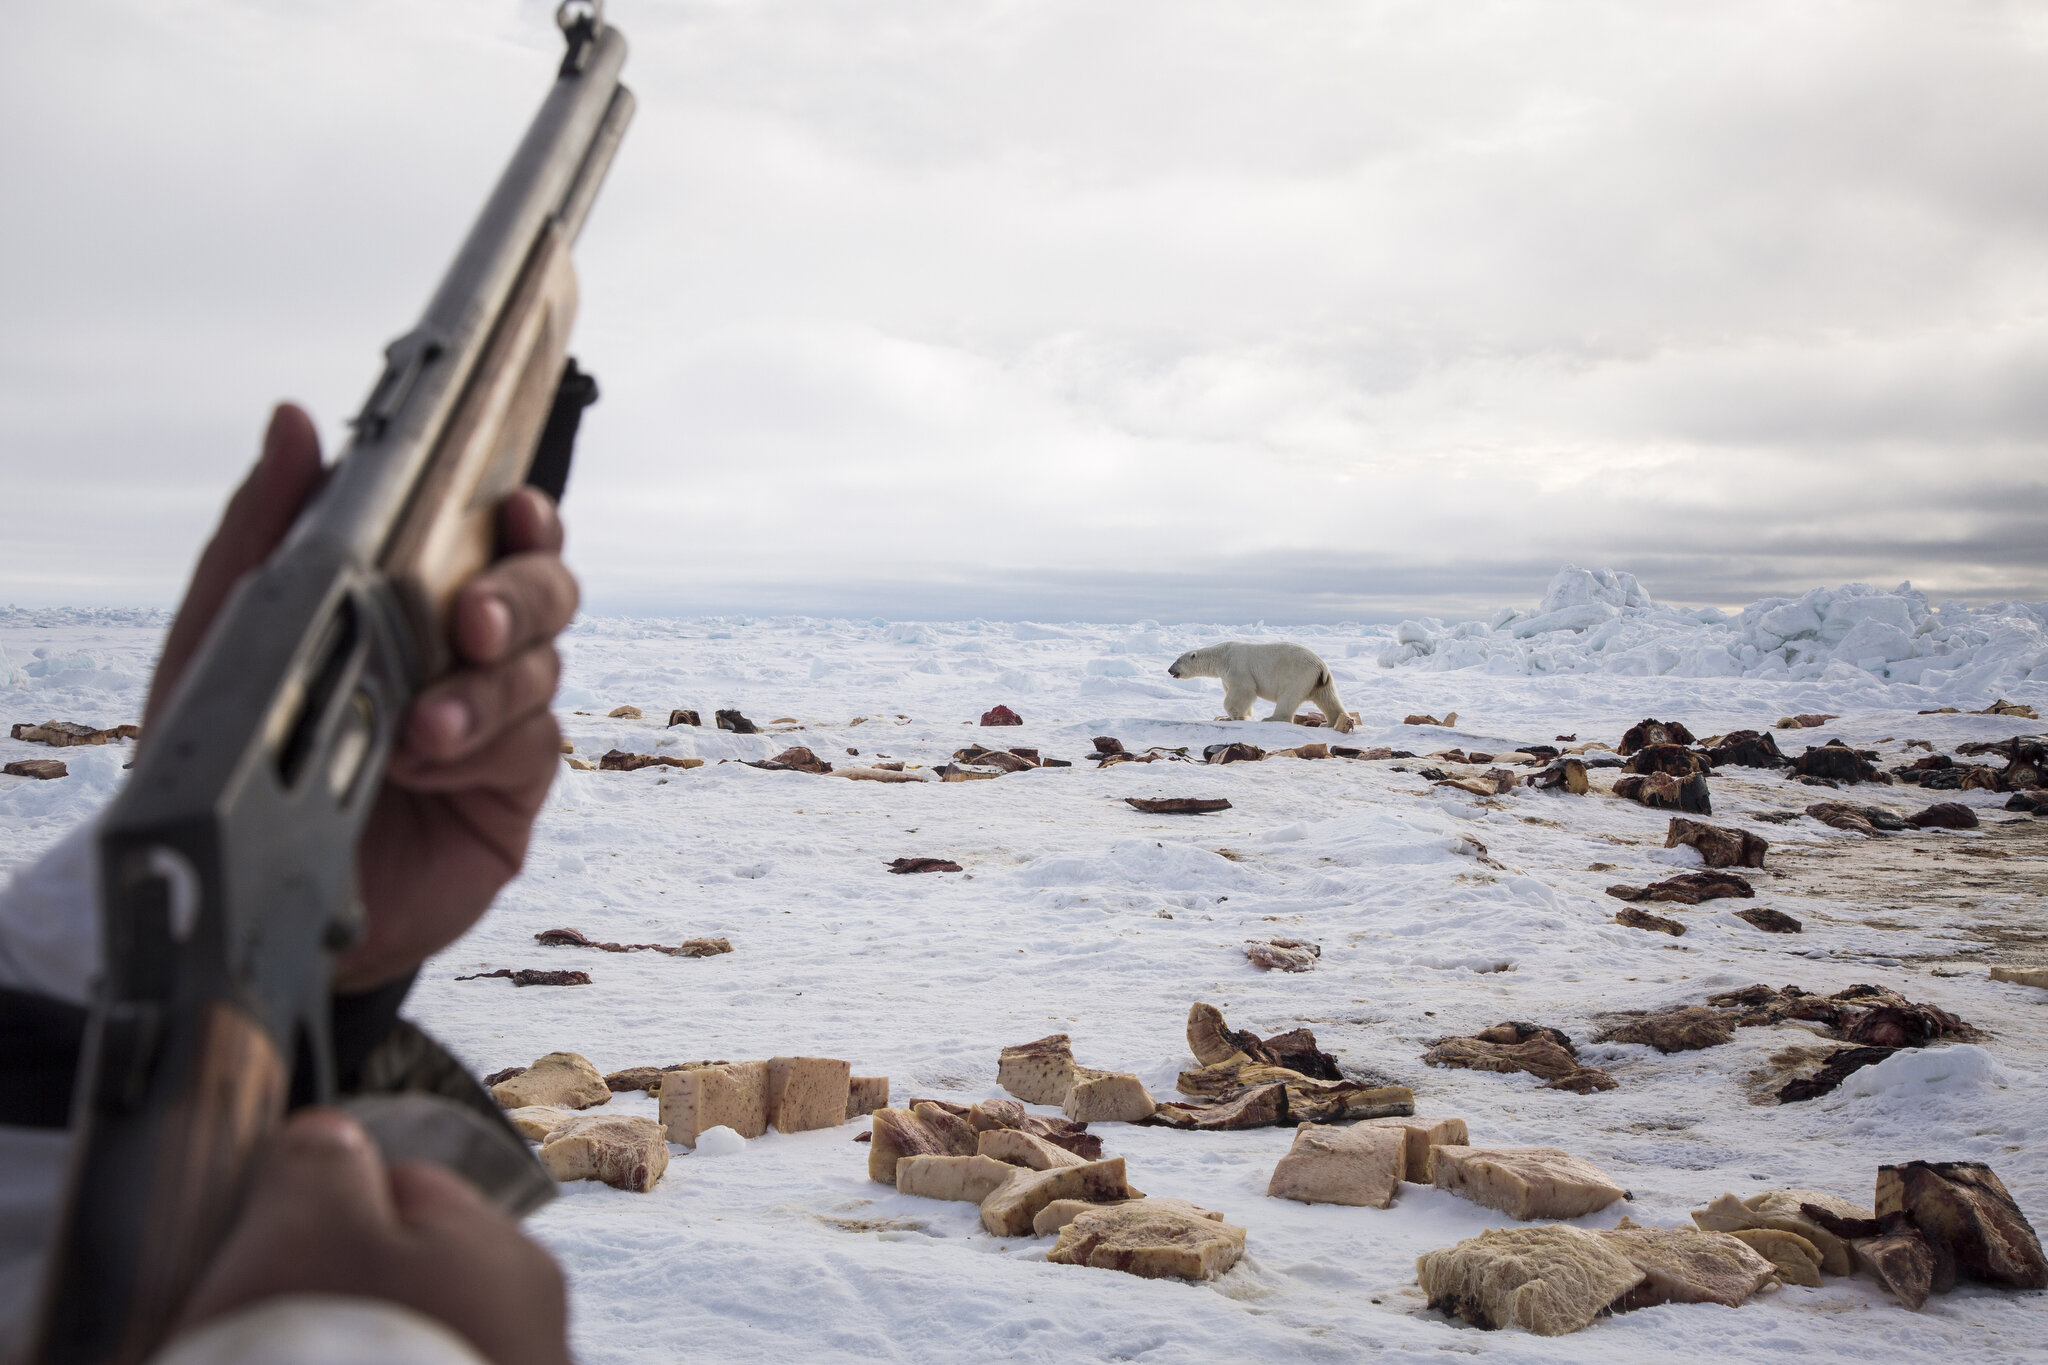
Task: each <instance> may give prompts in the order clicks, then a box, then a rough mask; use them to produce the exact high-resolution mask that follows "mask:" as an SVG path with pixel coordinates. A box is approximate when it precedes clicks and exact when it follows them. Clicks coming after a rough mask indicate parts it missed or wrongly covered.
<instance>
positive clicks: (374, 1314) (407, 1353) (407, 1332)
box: [149, 1294, 489, 1365]
mask: <svg viewBox="0 0 2048 1365" xmlns="http://www.w3.org/2000/svg"><path fill="white" fill-rule="evenodd" d="M369 1361H375V1362H376V1365H489V1362H487V1361H486V1360H485V1359H484V1357H482V1356H480V1355H478V1354H477V1353H476V1351H475V1350H474V1349H472V1348H471V1346H470V1344H469V1343H468V1342H467V1341H465V1340H464V1339H463V1338H461V1337H460V1336H457V1335H456V1334H455V1333H454V1332H451V1331H449V1330H448V1329H447V1328H446V1327H444V1326H442V1325H441V1323H440V1322H438V1321H437V1320H435V1319H434V1318H430V1317H428V1316H426V1315H425V1314H424V1313H417V1312H414V1311H413V1310H412V1309H410V1308H403V1307H400V1306H399V1305H398V1304H395V1303H391V1302H389V1301H388V1300H384V1299H363V1298H349V1297H344V1296H342V1295H338V1294H285V1295H280V1296H278V1297H276V1298H270V1299H263V1300H261V1301H259V1302H256V1303H252V1304H250V1305H249V1306H248V1307H246V1308H243V1309H241V1310H239V1311H237V1312H234V1313H230V1314H227V1315H226V1316H224V1317H218V1318H215V1319H213V1320H212V1321H211V1322H208V1323H207V1324H206V1325H205V1326H203V1327H200V1328H197V1329H195V1330H193V1331H191V1332H187V1333H185V1334H184V1335H182V1336H180V1337H178V1338H177V1339H176V1340H174V1341H172V1342H171V1344H170V1345H169V1346H167V1347H165V1348H164V1349H163V1350H162V1351H160V1352H158V1353H157V1354H156V1355H155V1356H152V1357H151V1358H150V1361H149V1365H361V1363H362V1362H369Z"/></svg>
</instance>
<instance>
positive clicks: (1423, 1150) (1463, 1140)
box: [1365, 1118, 1472, 1185]
mask: <svg viewBox="0 0 2048 1365" xmlns="http://www.w3.org/2000/svg"><path fill="white" fill-rule="evenodd" d="M1365 1122H1366V1126H1368V1127H1372V1128H1395V1129H1399V1130H1400V1132H1401V1135H1402V1137H1403V1139H1404V1141H1405V1143H1406V1150H1405V1153H1404V1161H1403V1169H1402V1172H1401V1178H1402V1179H1403V1180H1412V1181H1413V1182H1415V1183H1416V1184H1418V1185H1427V1184H1428V1183H1429V1149H1430V1148H1432V1147H1465V1146H1469V1145H1470V1144H1471V1141H1472V1135H1471V1133H1470V1132H1468V1131H1467V1130H1466V1128H1465V1120H1463V1119H1423V1118H1387V1119H1367V1120H1366V1121H1365Z"/></svg>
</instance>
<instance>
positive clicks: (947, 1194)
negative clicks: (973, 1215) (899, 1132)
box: [896, 1156, 1023, 1204]
mask: <svg viewBox="0 0 2048 1365" xmlns="http://www.w3.org/2000/svg"><path fill="white" fill-rule="evenodd" d="M1022 1171H1023V1168H1022V1167H1018V1166H1012V1165H1010V1164H1009V1163H1008V1162H1006V1161H998V1160H996V1159H995V1158H994V1157H992V1156H907V1157H904V1158H903V1159H902V1160H900V1161H898V1162H897V1163H896V1192H897V1193H898V1194H914V1195H918V1196H920V1197H921V1198H925V1199H958V1200H964V1201H965V1202H967V1203H969V1204H979V1203H980V1202H981V1201H982V1200H984V1199H986V1198H988V1197H989V1196H990V1195H992V1194H994V1193H995V1192H996V1191H997V1190H999V1189H1001V1188H1002V1187H1003V1186H1005V1185H1007V1184H1009V1183H1010V1180H1011V1179H1012V1178H1013V1177H1015V1176H1017V1175H1020V1174H1022Z"/></svg>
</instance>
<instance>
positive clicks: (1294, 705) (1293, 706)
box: [1266, 688, 1308, 721]
mask: <svg viewBox="0 0 2048 1365" xmlns="http://www.w3.org/2000/svg"><path fill="white" fill-rule="evenodd" d="M1307 700H1308V693H1306V692H1300V691H1296V690H1294V689H1292V688H1287V689H1283V690H1282V691H1281V693H1280V695H1279V697H1277V698H1276V699H1275V700H1274V702H1273V714H1272V715H1270V716H1268V717H1266V719H1267V720H1284V721H1292V720H1293V719H1294V713H1295V712H1297V711H1299V710H1301V704H1302V703H1303V702H1305V701H1307Z"/></svg>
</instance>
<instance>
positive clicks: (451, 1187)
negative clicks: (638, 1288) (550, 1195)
mask: <svg viewBox="0 0 2048 1365" xmlns="http://www.w3.org/2000/svg"><path fill="white" fill-rule="evenodd" d="M279 1294H340V1295H347V1296H349V1297H354V1298H366V1299H382V1300H385V1301H387V1302H391V1303H396V1304H399V1305H401V1306H403V1307H406V1308H410V1309H412V1310H413V1311H414V1312H417V1313H420V1314H423V1315H425V1316H427V1317H430V1318H433V1319H435V1320H436V1321H438V1322H440V1323H442V1324H444V1325H445V1326H447V1327H448V1328H449V1329H450V1330H451V1331H454V1332H455V1333H457V1334H458V1335H460V1336H462V1337H464V1338H465V1339H467V1340H468V1341H469V1343H470V1344H471V1345H472V1346H474V1347H475V1348H476V1349H477V1351H478V1352H480V1353H481V1354H483V1355H484V1356H485V1357H487V1358H488V1359H490V1360H491V1361H492V1362H494V1365H567V1362H568V1361H569V1345H568V1316H569V1314H568V1305H567V1302H566V1299H565V1296H564V1294H563V1288H562V1272H561V1270H560V1268H559V1267H557V1266H556V1264H555V1262H554V1260H553V1258H551V1257H550V1256H549V1255H548V1254H547V1252H545V1251H543V1250H542V1249H541V1248H540V1247H539V1246H538V1245H536V1244H535V1243H534V1242H533V1241H532V1240H530V1239H529V1238H528V1237H527V1236H526V1235H525V1234H524V1233H522V1232H521V1231H520V1230H519V1228H518V1227H517V1225H515V1224H514V1223H513V1222H512V1221H511V1220H509V1219H508V1218H506V1217H505V1216H504V1215H503V1214H501V1213H499V1212H498V1211H497V1210H496V1209H493V1208H492V1207H491V1206H490V1205H489V1204H487V1203H485V1202H484V1199H483V1196H482V1195H480V1194H478V1193H477V1192H476V1190H475V1188H474V1187H472V1186H471V1185H470V1184H469V1182H468V1181H466V1180H464V1179H462V1177H460V1176H458V1175H455V1174H454V1173H452V1172H450V1171H448V1170H445V1169H443V1168H442V1167H439V1166H427V1165H405V1166H396V1167H392V1168H390V1169H388V1170H387V1169H386V1168H385V1166H384V1163H383V1161H382V1159H381V1158H380V1157H379V1156H378V1153H377V1149H376V1146H375V1145H374V1144H373V1143H372V1142H371V1141H370V1138H369V1135H368V1134H367V1133H365V1132H364V1131H363V1130H362V1128H361V1127H360V1126H358V1125H357V1124H356V1123H355V1122H354V1121H353V1120H351V1119H349V1118H348V1117H347V1116H345V1115H343V1114H340V1113H337V1112H336V1111H334V1110H331V1109H304V1110H301V1111H299V1113H298V1114H296V1115H294V1116H293V1118H292V1120H291V1122H290V1123H289V1124H287V1125H286V1126H285V1127H284V1128H283V1129H282V1130H280V1132H279V1133H278V1135H277V1137H276V1138H275V1139H274V1140H273V1141H272V1143H271V1146H270V1148H269V1150H268V1151H267V1152H266V1153H265V1155H264V1157H263V1159H262V1161H261V1162H260V1163H259V1164H258V1166H257V1169H256V1174H255V1178H254V1179H253V1180H252V1181H251V1183H250V1187H249V1194H248V1198H247V1200H246V1201H245V1203H244V1204H243V1207H242V1213H241V1216H240V1218H239V1219H238V1220H237V1221H236V1223H235V1226H234V1228H233V1229H232V1230H231V1231H230V1232H229V1234H228V1238H227V1241H226V1242H225V1243H223V1244H222V1246H221V1249H220V1252H219V1253H218V1254H217V1255H216V1256H215V1257H214V1259H213V1264H212V1265H210V1266H209V1267H208V1268H207V1271H206V1274H205V1276H204V1277H203V1278H202V1279H201V1280H200V1282H199V1287H198V1289H197V1290H196V1291H195V1292H194V1294H193V1296H192V1300H191V1303H190V1304H189V1305H188V1307H187V1308H186V1311H185V1318H184V1321H183V1322H182V1323H181V1324H180V1326H181V1328H191V1327H197V1326H199V1325H200V1324H202V1323H204V1322H206V1321H208V1320H209V1319H212V1318H217V1317H221V1316H224V1315H226V1314H228V1313H232V1312H234V1311H235V1310H237V1309H239V1308H243V1307H245V1306H247V1305H249V1304H251V1303H254V1302H256V1301H257V1300H259V1299H266V1298H270V1297H272V1296H274V1295H279Z"/></svg>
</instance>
